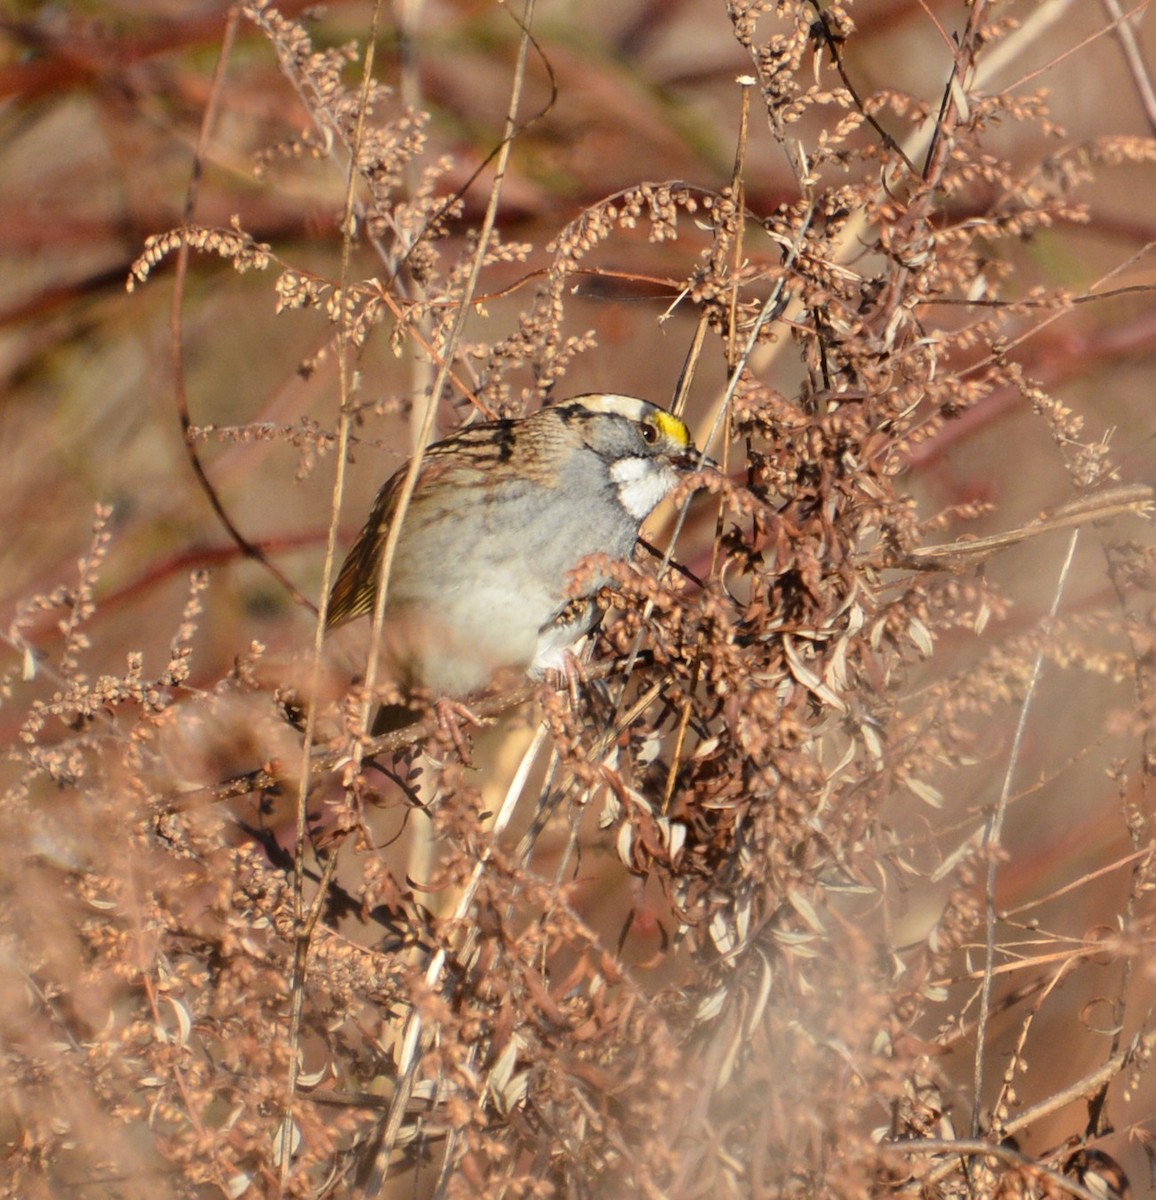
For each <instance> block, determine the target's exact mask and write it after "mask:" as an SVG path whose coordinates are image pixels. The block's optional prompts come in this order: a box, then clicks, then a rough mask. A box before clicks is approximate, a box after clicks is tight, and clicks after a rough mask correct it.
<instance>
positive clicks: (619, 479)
mask: <svg viewBox="0 0 1156 1200" xmlns="http://www.w3.org/2000/svg"><path fill="white" fill-rule="evenodd" d="M610 478H611V480H613V482H614V483H616V484H617V485H618V499H619V500H620V501H621V502H622V507H623V508H624V509H626V511H627V512H628V513H629V514H630V515H631V516H632V517H633V518H634V519H635V520H636V521H645V520H646V518H647V517H649V516H650V514H651V513H652V512H653V511H654V509H655V507H656V506H657V505H658V502H659V501H660V500H661V499H662V498H663V497H664V496H665V495H666V494H667V493H668V492H669V491H670V490H671V488H673V487H674V485H675V484H676V483H677V482H678V473H677V472H676V471H675V470H674V468H673V467H671V466H670V465H669V464H668V463H662V462H658V461H656V460H655V459H653V458H642V457H641V456H631V457H629V458H620V459H619V460H618V461H617V462H614V463H611V464H610Z"/></svg>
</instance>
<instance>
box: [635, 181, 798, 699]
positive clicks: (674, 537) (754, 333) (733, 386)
mask: <svg viewBox="0 0 1156 1200" xmlns="http://www.w3.org/2000/svg"><path fill="white" fill-rule="evenodd" d="M813 215H814V206H813V205H811V204H809V205H808V206H807V209H806V211H805V212H804V214H803V220H802V221H801V222H800V225H799V233H798V235H797V237H796V238H795V241H794V242H793V243H792V244H791V247H790V249H789V250H788V252H787V256H786V259H785V260H784V262H783V274H782V277H781V278H780V279H779V281H778V282H777V283H776V284H775V286H774V288H773V289H772V290H771V294H770V295H769V296H768V297H767V299H766V301H765V302H764V304H763V307H762V309H761V310H760V311H759V315H758V316H757V317H756V318H755V320H754V321H753V322H752V323H751V331H750V334H749V335H748V336H747V341H746V345H745V346H744V347H743V351H742V353H741V354H740V355H739V357H738V360H737V361H736V363H735V365H734V369H733V370H732V371H731V373H730V378H729V380H728V382H727V386H726V390H725V391H724V392H723V395H722V399H721V401H720V402H719V404H718V405H717V407H716V408H715V412H714V420H713V421H712V423H711V427H710V431H709V433H708V434H707V436H706V437H705V438H704V439H703V448H702V450H701V452H700V454H699V461H698V466H699V469H700V470H701V468H702V466H703V464H704V463H705V462H706V459H707V455H708V453H709V451H710V447H711V446H712V445H713V444H714V441H715V439H716V438H717V437H718V434H719V430H720V429H721V428H722V425H723V422H724V420H725V419H726V415H727V413H728V411H729V410H730V406H731V402H732V401H733V399H734V394H735V391H736V390H737V389H738V386H739V381H740V380H741V378H742V374H743V371H744V370H745V368H746V365H747V362H748V360H749V359H750V357H751V354H752V352H753V351H754V348H755V346H756V345H757V344H758V339H759V333H760V332H761V331H762V328H763V326H764V325H766V323H767V322H768V321H769V320H771V318H772V317H773V316H774V315H775V313H776V312H777V311H778V307H779V301H780V299H781V297H782V294H783V289H784V288H785V287H786V280H787V278H788V276H789V273H790V270H791V267H792V266H793V265H794V262H795V260H796V258H798V255H799V251H800V249H801V247H802V244H803V238H804V235H805V234H806V231H807V229H808V228H809V227H810V224H811V219H812V217H813ZM689 511H690V500H689V498H688V499H687V500H685V501H684V502H683V503H682V505H681V507H680V508H679V510H678V516H677V518H676V519H675V522H674V528H673V529H672V530H671V533H670V538H669V540H668V543H667V548H666V553H665V554H664V555H663V558H662V563H661V564H660V566H659V570H658V573H659V576H660V577H661V576H663V575H665V574H666V572H667V571H668V570H669V568H670V562H671V559H672V558H673V557H674V548H675V546H676V545H677V544H678V535H679V534H680V533H681V532H682V527H683V525H684V524H685V523H686V517H687V513H688V512H689ZM653 608H654V603H653V601H651V600H647V602H646V607H645V608H644V610H643V614H642V623H643V626H645V624H646V621H647V620H648V619H649V617H650V614H651V612H652V611H653ZM642 637H643V635H642V632H641V631H639V634H638V636H637V637H636V638H635V639H634V645H633V646H632V647H631V649H630V655H629V657H628V658H627V660H626V666H625V668H624V670H623V684H622V686H623V691H622V692H621V693H620V694H619V708H620V706H621V700H622V696H623V695H625V688H626V683H627V682H628V681H629V679H630V675H631V673H632V672H633V670H634V664H635V663H636V662H637V661H638V655H639V653H640V652H641V650H642ZM615 719H617V711H616V714H615Z"/></svg>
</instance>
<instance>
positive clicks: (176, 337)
mask: <svg viewBox="0 0 1156 1200" xmlns="http://www.w3.org/2000/svg"><path fill="white" fill-rule="evenodd" d="M240 20H241V9H240V5H233V6H232V7H231V8H230V9H229V15H228V18H227V19H226V21H225V30H224V33H223V34H222V37H221V53H220V56H219V57H218V59H217V65H216V68H215V69H214V71H213V79H212V83H211V85H210V88H209V100H208V103H207V104H206V105H205V114H204V117H203V118H202V120H201V128H200V132H199V134H198V136H197V147H196V151H195V153H194V156H193V166H192V171H191V174H190V178H189V187H188V191H187V192H186V194H185V210H184V224H185V225H186V226H189V225H191V224H192V223H193V215H194V213H195V212H196V207H197V196H198V194H199V192H200V187H201V173H202V171H203V169H204V166H203V164H204V161H205V154H206V150H207V147H208V141H209V132H210V130H211V129H212V127H213V126H214V124H216V118H217V109H218V107H219V106H220V101H221V88H222V85H223V84H224V79H225V70H226V68H227V66H228V62H229V57H230V55H231V53H232V50H233V43H234V41H235V40H236V37H237V27H238V25H239V24H240ZM188 274H189V245H188V242H187V241H182V242H181V245H180V248H179V250H178V251H177V258H176V264H175V268H174V280H173V305H172V311H171V316H170V319H169V340H170V346H171V355H172V363H173V399H174V401H175V403H176V406H177V416H178V418H179V420H180V424H181V441H182V442H183V444H184V447H185V455H186V457H187V458H188V460H189V466H190V467H192V470H193V475H194V476H195V477H196V480H197V483H198V484H199V485H200V488H201V491H203V492H204V493H205V497H206V498H207V499H208V501H209V504H210V505H211V506H212V509H213V512H214V513H216V515H217V520H219V521H220V522H221V525H222V526H223V527H224V529H225V532H226V533H227V534H228V535H229V537H231V538H232V539H233V541H234V542H235V543H236V544H237V546H238V547H239V548H240V550H241V553H242V554H244V555H245V557H246V558H251V559H252V560H253V561H254V562H258V563H260V564H261V565H262V566H263V567H264V568H265V570H267V571H268V572H269V573H270V574H271V575H272V576H273V578H274V579H276V580H277V582H278V583H279V584H280V585H281V586H282V587H283V588H284V589H285V590H286V591H287V592H288V593H289V595H290V596H292V597H293V599H294V601H295V602H296V603H297V604H300V605H301V606H302V607H304V608H308V609H313V603H312V601H310V600H309V598H308V597H307V596H305V595H303V594H302V592H301V591H300V590H299V589H298V588H297V586H296V584H294V582H293V581H292V580H291V579H290V578H289V576H288V575H286V574H285V573H284V571H282V570H281V568H280V567H278V566H277V565H276V564H275V563H274V562H272V561H271V560H270V559H269V558H268V557H266V555H265V553H264V551H263V550H262V549H261V548H260V546H258V545H256V544H255V543H254V542H251V541H250V540H249V539H248V538H247V537H245V535H244V534H243V533H242V532H241V531H240V529H239V528H238V527H237V526H236V524H235V523H234V522H233V519H232V517H230V516H229V513H228V510H227V509H226V508H225V504H224V501H223V500H222V499H221V497H220V494H219V493H218V492H217V489H216V487H215V486H214V485H213V482H212V480H211V479H210V478H209V476H208V472H207V471H206V470H205V464H204V463H203V462H202V461H201V456H200V453H199V452H198V450H197V446H196V442H195V440H194V439H193V437H192V436H191V434H190V430H191V429H192V424H193V422H192V417H191V415H190V413H189V398H188V396H187V395H186V393H185V373H184V368H183V366H182V363H183V361H184V328H183V325H184V323H183V319H182V314H183V310H184V301H185V282H186V280H187V278H188ZM314 611H316V610H315V609H314Z"/></svg>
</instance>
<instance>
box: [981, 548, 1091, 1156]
mask: <svg viewBox="0 0 1156 1200" xmlns="http://www.w3.org/2000/svg"><path fill="white" fill-rule="evenodd" d="M1079 537H1080V534H1079V530H1075V531H1073V533H1072V536H1071V538H1069V540H1068V552H1067V555H1066V556H1065V558H1064V562H1063V565H1062V567H1061V568H1060V574H1059V578H1058V579H1057V581H1056V589H1055V593H1054V595H1053V597H1052V606H1051V610H1050V612H1049V613H1048V618H1047V619H1048V621H1049V622H1052V621H1054V620H1055V619H1056V616H1057V614H1058V613H1059V609H1060V600H1061V599H1062V597H1063V594H1064V587H1065V585H1066V584H1067V580H1068V575H1069V573H1070V571H1071V568H1072V561H1073V559H1074V558H1075V554H1076V543H1077V542H1078V541H1079ZM1043 662H1044V652H1043V650H1042V649H1041V650H1040V651H1039V652H1038V653H1037V654H1036V657H1035V661H1034V662H1033V663H1032V672H1031V676H1030V678H1029V680H1028V686H1027V691H1026V693H1025V695H1024V699H1023V703H1022V704H1021V705H1020V713H1019V720H1018V721H1017V722H1016V731H1015V736H1014V737H1013V739H1012V744H1011V751H1010V753H1009V755H1008V764H1007V770H1006V771H1005V772H1004V779H1003V787H1002V788H1001V789H1000V795H999V800H998V801H997V802H996V806H995V808H994V810H993V811H992V813H991V816H990V817H989V818H988V822H987V826H986V828H985V830H984V838H983V845H984V849H985V851H987V854H988V865H987V888H986V897H985V906H984V921H985V931H986V947H985V952H984V972H983V982H982V984H981V985H980V1006H979V1020H978V1021H977V1023H976V1040H975V1074H974V1078H973V1092H972V1097H973V1099H972V1112H971V1136H972V1137H973V1138H974V1137H978V1136H979V1131H980V1125H981V1116H982V1104H983V1079H984V1067H985V1061H986V1060H985V1057H984V1056H985V1053H986V1049H987V1047H986V1042H987V1028H988V1020H989V1017H990V1014H991V988H992V978H993V974H994V970H995V950H996V946H995V926H996V919H997V916H998V914H997V912H996V907H995V879H996V870H997V863H996V860H995V853H996V851H997V850H998V848H999V844H1000V835H1001V833H1002V831H1003V821H1004V815H1005V813H1006V812H1007V805H1008V800H1009V797H1010V796H1011V790H1012V780H1013V778H1014V777H1015V771H1016V767H1017V766H1018V764H1019V757H1020V750H1021V748H1022V746H1023V738H1024V731H1025V729H1026V728H1027V720H1028V713H1029V712H1030V711H1031V707H1032V698H1033V696H1034V695H1035V690H1036V685H1037V683H1038V682H1039V678H1040V673H1041V671H1042V670H1043Z"/></svg>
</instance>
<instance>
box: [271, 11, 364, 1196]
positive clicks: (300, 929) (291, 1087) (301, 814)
mask: <svg viewBox="0 0 1156 1200" xmlns="http://www.w3.org/2000/svg"><path fill="white" fill-rule="evenodd" d="M381 5H382V0H377V2H376V3H375V4H374V6H373V15H372V17H371V19H370V35H369V40H368V42H367V44H366V48H365V63H364V67H363V70H362V77H361V96H360V103H359V105H358V114H357V128H356V133H355V135H354V144H353V146H352V148H351V152H350V156H349V171H348V175H347V177H346V189H345V211H344V218H343V222H342V227H343V235H344V236H343V238H342V246H341V277H340V278H341V286H342V288H343V289H344V287H345V285H346V283H347V281H348V277H349V264H350V260H351V257H352V253H353V209H354V200H355V188H356V185H357V147H358V144H359V143H360V139H361V135H362V130H363V128H364V123H365V113H366V108H367V101H368V96H369V85H370V82H371V81H372V79H373V60H374V54H375V51H376V47H377V29H378V24H379V21H380V16H381ZM337 338H338V347H339V349H338V355H337V364H338V380H339V386H340V389H341V411H340V417H339V419H338V434H337V443H338V444H337V466H336V468H335V473H334V480H333V500H332V503H331V505H330V518H329V532H328V536H327V539H326V546H325V564H324V566H323V568H322V575H321V607H320V611H319V612H318V616H317V624H316V626H315V628H314V634H313V664H312V670H311V672H310V685H309V694H310V695H311V696H316V695H317V694H318V692H319V691H320V685H321V654H322V645H323V643H324V640H325V616H326V609H327V607H328V597H329V588H330V582H331V580H332V576H333V567H334V563H335V561H336V556H337V555H336V552H337V530H338V524H339V522H340V519H341V498H342V496H343V495H344V492H345V473H346V465H347V460H348V457H349V454H348V451H349V437H350V430H351V417H350V400H351V386H350V373H351V372H350V362H349V353H350V345H349V340H348V336H347V334H346V332H345V330H344V329H343V328H339V329H338V333H337ZM316 708H317V706H316V705H315V704H310V705H309V708H308V712H307V714H306V718H305V732H304V737H303V742H302V747H301V766H300V774H299V776H298V781H297V805H296V828H295V841H294V848H293V916H294V923H295V925H296V930H297V933H296V940H295V943H294V946H293V976H292V980H291V986H290V1014H289V1028H288V1041H289V1077H288V1080H287V1081H286V1097H285V1117H284V1120H283V1121H282V1124H281V1131H280V1135H279V1138H278V1147H277V1149H278V1154H279V1159H278V1161H279V1164H280V1180H279V1191H280V1194H281V1195H284V1194H285V1191H286V1188H287V1187H288V1185H289V1174H290V1166H291V1159H292V1145H293V1103H294V1100H295V1098H296V1095H297V1079H298V1076H299V1073H300V1037H301V1019H302V1014H303V1012H304V1006H305V973H306V967H307V962H308V957H309V941H310V937H311V935H312V932H313V928H314V926H315V924H316V914H318V913H319V912H320V906H321V905H322V904H323V903H324V900H325V893H326V890H327V887H328V883H329V880H330V879H331V878H332V874H333V869H334V868H335V866H336V863H337V857H338V853H339V849H340V848H339V847H338V846H334V848H333V850H332V851H331V853H330V857H329V860H328V861H327V862H326V864H325V870H324V872H323V873H322V877H321V879H320V881H319V882H318V887H317V895H316V897H315V899H314V904H313V913H312V914H311V915H310V918H309V919H306V917H305V848H306V845H307V840H308V801H309V785H310V779H311V775H312V771H311V759H312V753H313V741H314V738H315V736H316V730H317V712H316Z"/></svg>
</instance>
